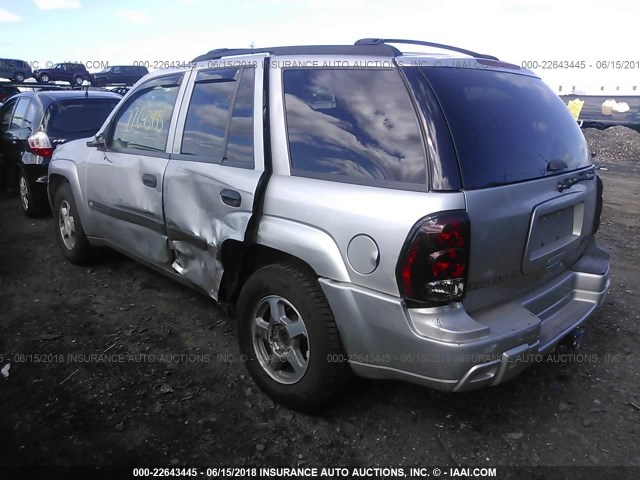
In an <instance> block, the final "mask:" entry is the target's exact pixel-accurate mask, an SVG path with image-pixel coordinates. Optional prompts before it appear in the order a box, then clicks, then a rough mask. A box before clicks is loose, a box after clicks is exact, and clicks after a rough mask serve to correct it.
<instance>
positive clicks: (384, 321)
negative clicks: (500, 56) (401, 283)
mask: <svg viewBox="0 0 640 480" xmlns="http://www.w3.org/2000/svg"><path fill="white" fill-rule="evenodd" d="M259 57H260V58H262V57H263V56H259ZM252 58H253V57H252ZM434 58H435V57H429V56H405V57H400V58H398V59H396V61H397V62H398V63H401V62H404V64H405V65H408V64H409V62H411V61H426V62H432V61H434ZM245 59H246V57H239V61H240V60H242V61H244V60H245ZM229 60H230V61H233V60H234V59H229ZM285 60H286V61H290V62H294V61H308V60H309V59H308V58H307V57H286V59H285V58H278V57H273V58H271V65H270V68H269V70H268V74H269V76H270V77H269V80H270V82H269V85H270V90H269V96H270V98H269V102H270V132H271V139H270V140H271V153H272V163H273V176H272V177H271V179H270V181H269V184H268V188H267V192H266V197H265V204H264V217H263V218H262V220H261V222H260V226H259V230H258V237H257V241H258V243H259V244H262V245H266V246H269V247H272V248H275V249H278V250H281V251H284V252H287V253H290V254H291V255H294V256H296V257H298V258H301V259H302V260H304V261H305V262H307V263H308V264H309V265H311V267H312V268H313V269H314V270H315V271H316V273H317V274H318V276H319V277H320V283H321V285H322V288H323V290H324V292H325V294H326V296H327V299H328V301H329V303H330V306H331V308H332V311H333V313H334V316H335V318H336V322H337V324H338V328H339V331H340V334H341V338H342V341H343V343H344V346H345V349H346V352H347V354H348V355H349V359H350V362H351V364H352V367H353V369H354V371H355V372H356V373H358V374H360V375H363V376H368V377H372V378H399V379H405V380H409V381H413V382H417V383H422V384H426V385H429V386H432V387H435V388H440V389H444V390H457V391H459V390H466V389H470V388H475V387H479V386H483V385H489V384H496V383H500V382H502V381H504V380H507V379H508V378H511V377H512V376H514V375H515V374H517V373H518V372H519V371H520V370H522V369H523V368H524V367H525V366H527V365H528V364H529V363H530V360H531V359H530V357H526V358H524V357H523V355H525V354H535V353H537V352H541V351H548V350H549V349H551V348H553V347H554V346H555V344H557V342H558V341H559V340H560V338H561V337H562V336H563V335H566V334H567V333H568V332H569V331H570V330H571V329H572V328H575V327H576V326H577V325H579V324H580V323H582V322H583V321H584V320H585V319H586V318H587V317H588V316H589V315H590V314H591V313H592V312H593V310H594V309H595V308H596V307H597V306H598V305H599V304H600V303H601V302H602V301H603V298H604V295H605V294H606V291H607V288H608V284H609V270H608V268H609V263H608V255H607V254H606V253H605V252H604V251H603V250H602V249H601V248H600V247H599V246H598V245H596V243H594V241H593V240H592V237H591V232H590V226H591V225H592V220H593V217H592V216H593V208H594V204H593V202H594V201H595V200H594V198H595V194H594V190H593V189H594V185H593V184H592V183H589V184H587V183H581V184H576V185H574V186H573V187H572V188H571V189H570V192H567V194H566V195H564V196H565V197H567V198H573V197H575V198H576V199H577V200H578V201H577V202H574V203H575V204H580V203H582V204H583V207H582V210H581V211H582V215H583V217H582V218H581V219H580V218H578V219H576V223H575V225H576V226H579V227H580V228H579V229H578V230H579V231H577V232H575V233H576V234H577V236H578V238H579V240H578V241H575V242H573V243H572V244H571V248H567V245H568V244H567V245H564V246H560V247H559V248H558V249H557V250H555V251H552V252H549V258H548V259H546V261H547V264H545V265H544V267H541V266H538V268H534V269H533V271H532V273H531V274H529V275H528V276H527V275H523V274H522V272H521V269H522V259H523V255H524V254H525V249H526V248H527V240H528V236H529V233H530V230H531V229H530V226H531V223H530V222H531V217H530V214H531V211H532V210H533V209H535V208H536V207H538V206H539V205H544V204H545V202H549V201H554V200H553V199H554V198H555V197H558V196H560V195H559V194H558V192H557V190H554V188H555V185H554V182H557V181H558V179H559V177H555V179H542V180H540V181H534V182H524V183H522V184H517V185H511V186H505V187H500V188H498V189H495V188H492V189H487V190H481V191H467V192H451V193H435V192H430V193H425V192H414V191H401V190H392V189H386V188H377V187H367V186H360V185H352V184H348V183H338V182H329V181H325V180H317V179H309V178H301V177H292V176H290V169H289V153H288V145H287V141H286V122H285V116H284V110H283V108H284V107H283V94H282V74H281V73H282V68H283V67H286V66H287V65H286V63H285ZM313 60H314V61H317V62H318V65H319V66H323V65H325V66H331V62H333V64H334V65H337V64H336V62H337V61H338V62H340V64H339V65H340V66H352V67H353V66H356V65H362V64H363V63H368V66H369V67H374V68H375V66H376V65H377V66H380V67H383V68H389V67H390V66H391V67H393V64H394V61H393V59H381V58H379V57H375V58H370V59H369V58H362V57H339V58H335V57H323V56H315V57H314V58H313ZM437 60H438V61H440V62H444V63H446V64H447V65H448V64H450V66H458V67H460V66H461V65H460V64H456V60H455V59H451V58H447V57H443V56H438V57H437ZM376 62H377V63H376ZM383 62H386V63H383ZM447 62H448V63H447ZM208 66H210V65H208V62H202V63H201V64H198V65H197V66H196V67H195V68H196V69H200V68H207V67H208ZM222 66H224V65H222ZM227 66H228V65H227ZM462 67H463V68H473V66H468V65H466V64H465V65H462ZM476 67H477V65H476ZM482 68H484V67H482ZM506 71H509V69H506ZM187 73H188V71H187ZM519 73H520V74H526V75H533V74H531V73H530V72H527V71H520V72H519ZM161 74H166V72H154V73H151V74H149V75H148V76H147V77H145V78H144V79H143V80H142V81H146V80H148V79H151V78H154V77H157V76H158V75H161ZM193 77H194V75H192V76H191V80H190V81H189V80H188V81H187V82H185V87H184V88H191V81H192V79H193ZM259 85H261V84H260V82H258V81H256V93H257V90H258V88H259V87H258V86H259ZM134 90H135V89H132V91H131V92H129V94H128V95H131V94H132V93H133V91H134ZM180 98H181V97H179V100H178V101H181V100H180ZM187 98H188V92H187ZM125 99H126V97H125ZM123 101H124V100H123ZM258 101H259V100H258V95H256V104H255V105H254V107H255V111H256V112H258V111H259V110H258V108H260V109H262V104H258ZM185 102H186V100H185V101H183V102H182V106H181V107H180V108H176V112H178V113H177V114H176V113H175V112H174V122H175V125H174V127H175V134H174V135H173V138H170V139H169V145H168V150H167V151H168V152H169V153H177V152H178V151H179V148H178V147H179V139H180V138H181V127H180V125H182V123H183V118H184V115H185V114H186V111H185V104H186V103H185ZM114 114H115V111H114ZM112 115H113V114H112ZM176 115H177V116H176ZM258 118H259V115H256V119H258ZM108 121H109V120H107V122H108ZM259 123H260V122H259V121H258V120H256V121H255V123H254V128H255V130H254V133H255V135H256V168H255V170H254V171H246V170H241V169H235V170H236V171H234V172H232V171H231V170H233V169H230V167H224V166H220V165H207V164H196V163H195V162H182V161H175V160H170V161H169V163H168V167H167V172H171V174H170V178H171V181H170V182H169V183H168V184H167V185H165V190H164V192H163V193H164V195H165V198H164V200H163V201H164V204H165V208H166V211H165V220H166V224H167V226H168V227H175V228H177V229H180V230H181V231H184V232H186V233H189V234H192V235H193V236H195V237H199V238H202V239H205V240H206V244H207V255H208V256H203V252H202V251H198V252H196V251H194V250H193V248H192V247H191V246H185V243H184V242H181V241H173V242H171V245H172V249H173V251H174V253H177V255H178V256H182V258H183V259H184V260H187V259H188V260H189V261H190V262H191V263H188V265H187V267H186V268H185V267H184V266H182V268H183V269H185V271H183V272H182V274H183V275H184V276H185V277H186V278H188V279H190V280H191V281H192V283H194V284H197V285H199V286H200V287H201V288H203V289H204V290H205V291H207V292H208V293H209V295H211V296H213V297H214V298H216V295H217V286H218V285H219V280H220V278H221V275H222V273H223V272H222V270H221V265H220V263H219V256H218V253H219V248H220V245H222V243H223V242H224V241H225V240H226V239H234V240H240V239H242V238H243V234H244V231H243V229H244V228H246V222H247V220H248V216H249V215H250V212H251V210H250V208H248V207H249V206H250V205H251V204H252V200H253V196H252V193H253V190H255V182H256V181H257V176H258V175H259V174H260V173H261V172H262V170H263V168H264V166H263V163H262V162H263V155H262V153H263V152H262V150H261V148H262V142H258V138H259V137H258V135H261V132H262V130H261V128H259V127H258V124H259ZM105 125H106V124H105ZM103 128H104V127H103ZM260 138H261V137H260ZM259 149H260V150H259ZM86 158H87V147H86V145H85V144H84V142H70V143H69V144H67V145H65V147H63V148H61V149H60V150H59V151H56V154H55V156H54V159H53V160H52V162H51V166H50V172H51V173H52V174H60V175H63V176H67V178H69V181H70V183H71V186H72V189H73V192H74V195H75V196H76V199H79V201H78V203H79V204H80V203H84V204H83V205H82V206H80V205H79V213H80V215H81V217H82V220H83V224H85V225H86V226H87V228H86V231H87V233H90V232H91V233H90V234H94V235H95V232H96V223H98V222H97V220H96V216H95V215H94V213H93V211H92V210H91V211H90V210H89V209H88V208H87V206H86V202H87V192H86V191H85V182H84V177H83V173H82V172H84V165H83V164H84V163H86ZM185 163H192V164H191V165H184V164H185ZM214 167H215V168H214ZM567 176H569V174H568V175H567ZM204 185H209V186H210V187H211V190H210V191H208V192H206V193H202V192H203V186H204ZM223 185H232V186H233V188H235V189H237V190H240V191H242V196H243V206H242V209H241V210H239V211H236V212H233V213H232V212H225V211H222V210H220V209H219V208H217V207H218V205H219V202H218V201H217V198H216V193H217V192H218V191H219V189H220V187H221V186H223ZM197 192H200V193H197ZM492 194H494V195H492ZM178 195H179V196H180V197H178ZM571 196H573V197H571ZM185 198H186V200H185ZM245 198H246V199H247V203H244V199H245ZM250 201H251V204H250V203H249V202H250ZM214 205H215V207H214ZM457 209H466V210H467V211H468V212H469V215H470V216H471V218H472V228H474V226H476V225H477V227H476V230H473V231H472V242H476V239H477V240H478V241H477V243H472V254H471V258H472V264H471V268H470V272H471V273H470V275H471V278H470V279H469V284H470V287H471V288H470V291H469V292H468V294H467V297H466V298H465V300H464V302H463V303H462V304H460V303H458V304H453V305H450V306H447V307H438V308H432V309H416V308H408V307H407V305H406V304H405V302H404V301H403V300H402V299H400V298H399V295H398V287H397V283H396V277H395V267H396V263H397V261H398V256H399V253H400V250H401V248H402V245H403V244H404V242H405V239H406V236H407V234H408V232H409V230H410V229H411V227H412V226H413V225H414V224H415V223H416V222H417V221H418V220H420V219H421V218H422V217H424V216H426V215H428V214H430V213H433V212H438V211H443V210H457ZM527 209H529V210H528V211H527ZM576 211H577V212H578V213H579V211H580V209H579V208H578V209H577V210H576ZM527 212H528V213H527ZM525 217H526V218H527V220H526V222H523V221H522V219H523V218H525ZM514 218H515V219H516V220H517V221H516V222H515V224H514V223H513V222H512V220H514ZM483 222H486V225H483ZM491 228H493V230H492V229H491ZM363 235H365V236H367V237H368V238H371V239H372V240H373V242H374V243H375V245H376V247H377V249H378V250H379V251H378V255H379V258H378V260H377V262H378V263H377V268H375V269H374V270H373V272H371V273H367V274H363V273H360V272H358V271H356V270H355V269H354V268H353V267H352V265H351V262H350V261H349V253H348V250H349V244H350V242H351V241H352V240H353V239H354V238H355V237H358V238H361V237H362V236H363ZM92 241H93V242H94V243H96V244H102V243H103V240H102V239H99V238H94V239H92ZM167 245H169V244H168V243H167ZM187 245H188V242H187ZM119 246H120V247H122V245H119ZM209 247H211V251H210V252H209ZM153 248H154V249H155V248H156V247H153ZM165 248H167V247H165ZM157 249H158V251H157V252H156V253H155V254H154V255H155V257H156V258H157V259H160V258H164V257H163V255H164V253H163V252H160V247H159V245H158V246H157ZM201 250H202V249H201ZM130 253H131V254H132V255H133V256H135V257H137V255H135V254H134V253H133V252H130ZM500 255H503V256H502V257H501V256H500ZM578 258H580V260H579V261H578V262H576V260H577V259H578ZM549 260H552V261H551V262H549ZM358 261H360V259H358ZM541 262H542V263H544V261H541ZM581 262H582V263H581ZM158 263H159V264H158V265H157V266H159V267H161V268H164V269H165V271H170V265H167V264H160V263H161V262H160V261H159V260H158ZM354 263H357V262H354ZM572 264H573V267H571V268H569V266H570V265H572ZM583 264H584V265H586V264H589V265H590V267H589V268H593V266H594V265H595V266H596V267H597V268H596V270H598V273H593V272H591V271H590V270H589V268H585V269H583V270H580V268H582V265H583ZM572 268H573V269H572ZM576 268H577V270H576ZM185 272H186V273H185ZM209 272H211V273H209Z"/></svg>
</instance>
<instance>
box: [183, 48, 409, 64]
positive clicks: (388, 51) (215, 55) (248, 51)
mask: <svg viewBox="0 0 640 480" xmlns="http://www.w3.org/2000/svg"><path fill="white" fill-rule="evenodd" d="M257 53H269V54H272V55H371V56H373V57H377V56H386V57H396V56H398V55H401V54H402V52H400V50H398V49H397V48H395V47H392V46H391V45H385V44H375V45H374V44H371V45H297V46H288V47H267V48H217V49H215V50H211V51H209V52H207V53H205V54H204V55H200V56H198V57H196V58H194V59H193V60H192V62H194V63H196V62H202V61H205V60H219V59H221V58H225V57H232V56H235V55H255V54H257Z"/></svg>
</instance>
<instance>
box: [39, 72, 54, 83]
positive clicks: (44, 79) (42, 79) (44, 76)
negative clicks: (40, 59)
mask: <svg viewBox="0 0 640 480" xmlns="http://www.w3.org/2000/svg"><path fill="white" fill-rule="evenodd" d="M49 80H51V78H50V77H49V75H48V74H46V73H43V74H42V75H40V78H38V82H39V83H49Z"/></svg>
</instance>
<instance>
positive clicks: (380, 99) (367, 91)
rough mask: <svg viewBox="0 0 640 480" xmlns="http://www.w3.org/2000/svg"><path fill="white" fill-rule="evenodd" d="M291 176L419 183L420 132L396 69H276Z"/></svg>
mask: <svg viewBox="0 0 640 480" xmlns="http://www.w3.org/2000/svg"><path fill="white" fill-rule="evenodd" d="M283 81H284V92H285V108H286V117H287V132H288V139H289V152H290V156H291V170H292V173H293V174H294V175H298V176H306V177H315V178H327V179H333V180H341V181H346V182H352V183H363V184H373V185H380V186H385V185H386V184H389V186H393V185H397V184H398V183H401V184H413V185H417V186H419V187H418V188H419V189H425V188H426V185H427V183H426V182H427V177H426V161H425V153H424V146H423V142H422V138H421V130H420V127H419V124H418V119H417V116H416V112H415V110H414V108H413V105H412V103H411V101H410V99H409V95H408V92H407V89H406V87H405V85H404V83H403V81H402V79H401V78H400V75H399V73H398V72H397V71H396V70H374V69H367V70H363V69H290V70H285V71H284V72H283Z"/></svg>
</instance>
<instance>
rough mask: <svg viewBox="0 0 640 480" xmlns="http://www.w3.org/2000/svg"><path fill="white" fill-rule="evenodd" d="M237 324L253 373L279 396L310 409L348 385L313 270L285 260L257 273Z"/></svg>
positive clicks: (333, 328)
mask: <svg viewBox="0 0 640 480" xmlns="http://www.w3.org/2000/svg"><path fill="white" fill-rule="evenodd" d="M237 328H238V341H239V343H240V350H241V351H242V353H243V354H244V355H245V356H246V359H247V361H246V366H247V369H248V370H249V373H250V374H251V376H252V377H253V379H254V381H255V382H256V384H257V385H258V386H259V387H260V388H261V389H262V390H263V391H264V392H265V393H266V394H267V395H269V396H270V397H271V398H272V399H274V400H275V401H277V402H279V403H281V404H283V405H285V406H287V407H289V408H291V409H294V410H299V411H304V412H309V411H313V410H317V409H318V408H320V407H322V406H323V405H324V404H325V403H327V402H328V401H329V400H331V399H333V398H335V397H336V396H337V395H338V394H339V393H340V392H341V391H342V390H343V389H344V387H345V385H346V382H347V381H348V379H349V377H350V373H351V371H350V369H349V367H348V365H347V363H346V360H345V356H344V350H343V348H342V343H341V341H340V335H339V334H338V327H337V326H336V323H335V319H334V317H333V314H332V313H331V308H330V307H329V304H328V302H327V300H326V298H325V296H324V293H323V292H322V289H321V288H320V284H319V283H318V280H317V279H316V277H315V276H314V275H313V274H312V273H310V272H308V271H306V270H303V269H301V268H298V267H295V266H292V265H281V264H274V265H268V266H266V267H263V268H261V269H259V270H258V271H256V272H255V273H253V275H251V277H249V279H248V280H247V282H246V283H245V285H244V287H243V288H242V291H241V293H240V297H239V299H238V324H237Z"/></svg>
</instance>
